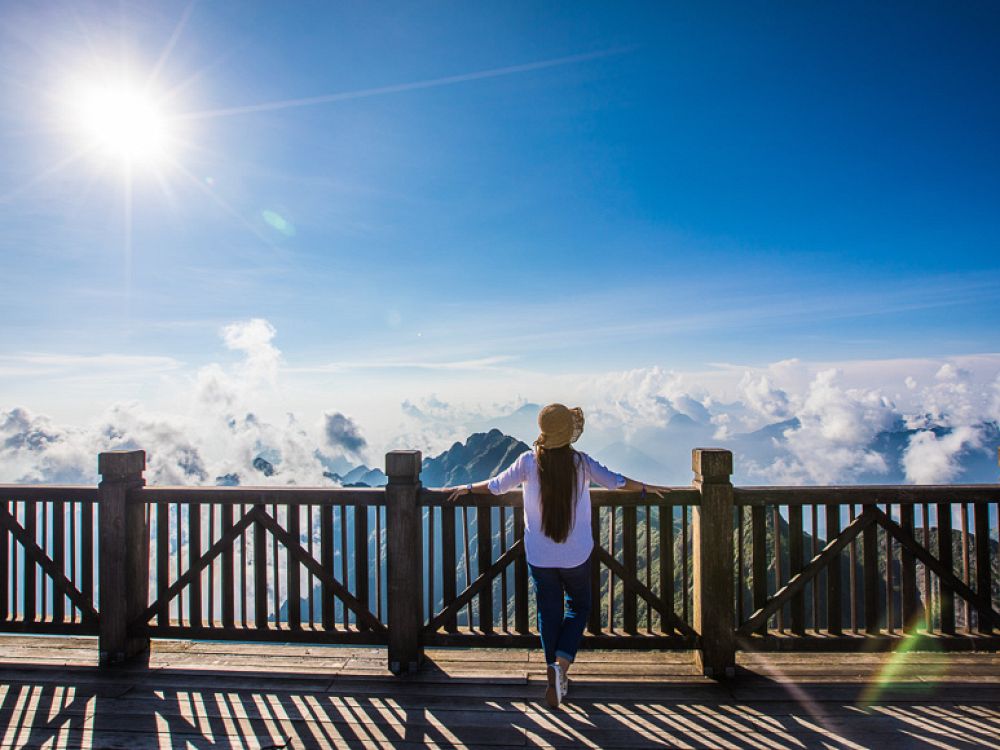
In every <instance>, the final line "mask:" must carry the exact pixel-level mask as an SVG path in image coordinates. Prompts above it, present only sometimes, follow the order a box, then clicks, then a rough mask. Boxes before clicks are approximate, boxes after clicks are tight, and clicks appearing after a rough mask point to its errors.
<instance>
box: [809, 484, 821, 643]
mask: <svg viewBox="0 0 1000 750" xmlns="http://www.w3.org/2000/svg"><path fill="white" fill-rule="evenodd" d="M810 507H811V508H812V513H811V515H812V524H811V526H810V530H811V531H812V557H816V555H818V554H819V506H818V505H816V504H815V503H813V505H811V506H810ZM810 559H811V558H810ZM820 575H823V573H822V572H821V573H820ZM809 588H810V590H811V591H812V627H813V632H815V633H818V632H819V589H820V576H816V577H815V578H813V579H812V581H810V583H809Z"/></svg>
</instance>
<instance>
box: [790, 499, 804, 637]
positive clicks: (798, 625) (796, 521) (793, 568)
mask: <svg viewBox="0 0 1000 750" xmlns="http://www.w3.org/2000/svg"><path fill="white" fill-rule="evenodd" d="M802 542H803V539H802V506H801V505H790V506H789V507H788V579H789V580H791V579H792V578H793V577H794V576H796V575H798V574H799V573H801V572H802V564H803V563H802ZM789 612H790V618H789V619H790V620H791V623H792V632H793V633H794V634H795V635H805V633H806V624H805V601H804V597H803V596H802V593H801V592H800V593H798V594H796V595H795V596H793V597H792V601H791V605H790V608H789Z"/></svg>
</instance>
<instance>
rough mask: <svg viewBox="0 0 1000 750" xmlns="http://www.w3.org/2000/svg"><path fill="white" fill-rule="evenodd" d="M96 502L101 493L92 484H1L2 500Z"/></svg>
mask: <svg viewBox="0 0 1000 750" xmlns="http://www.w3.org/2000/svg"><path fill="white" fill-rule="evenodd" d="M68 499H71V500H72V501H73V502H76V503H96V502H97V501H98V500H99V499H100V493H98V491H97V488H96V487H94V486H93V485H92V484H0V502H4V503H6V502H15V503H18V502H34V501H36V500H37V501H44V500H68Z"/></svg>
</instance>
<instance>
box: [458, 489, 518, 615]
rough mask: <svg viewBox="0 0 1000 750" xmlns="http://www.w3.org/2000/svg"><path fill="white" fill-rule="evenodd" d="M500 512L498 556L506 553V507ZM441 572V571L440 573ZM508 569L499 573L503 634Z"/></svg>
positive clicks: (500, 509)
mask: <svg viewBox="0 0 1000 750" xmlns="http://www.w3.org/2000/svg"><path fill="white" fill-rule="evenodd" d="M499 511H500V555H501V557H502V556H503V555H505V554H506V553H507V506H506V505H501V506H500V508H499ZM442 572H443V571H442ZM509 572H510V568H509V567H507V568H504V569H503V570H502V571H501V572H500V601H501V605H500V624H501V627H502V628H503V632H504V633H506V632H508V628H507V574H508V573H509Z"/></svg>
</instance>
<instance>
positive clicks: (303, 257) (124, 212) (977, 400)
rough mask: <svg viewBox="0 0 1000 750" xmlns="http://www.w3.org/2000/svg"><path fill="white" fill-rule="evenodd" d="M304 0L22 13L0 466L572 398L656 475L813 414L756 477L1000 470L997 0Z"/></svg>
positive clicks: (285, 465)
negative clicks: (951, 1) (893, 438)
mask: <svg viewBox="0 0 1000 750" xmlns="http://www.w3.org/2000/svg"><path fill="white" fill-rule="evenodd" d="M299 8H300V12H298V13H290V12H288V11H287V9H286V8H284V7H278V6H272V5H266V4H260V3H254V4H244V3H216V4H211V5H209V4H203V3H196V2H166V3H147V2H136V3H132V4H129V5H115V6H114V7H111V6H108V5H107V4H102V3H96V2H94V3H70V2H67V1H65V0H60V1H57V2H39V3H33V4H30V5H22V6H19V7H12V8H8V9H7V10H6V11H5V20H6V23H5V25H4V27H3V29H0V40H2V44H0V86H2V90H3V93H4V94H5V95H4V97H3V100H2V102H0V144H2V147H3V150H4V153H5V154H6V155H7V156H6V158H5V160H4V162H3V163H2V164H0V217H2V220H3V222H4V226H5V230H6V231H5V235H4V238H3V240H2V243H3V244H2V246H3V249H4V257H5V260H6V263H5V271H6V273H5V274H4V277H3V281H2V282H0V283H2V286H0V290H2V292H3V294H2V295H0V310H2V316H0V341H2V348H0V388H2V391H0V392H2V394H3V396H2V398H0V459H2V461H0V481H79V480H81V479H83V478H85V477H92V476H94V472H95V471H96V454H97V452H98V450H100V449H102V447H103V448H112V447H121V446H136V447H142V448H146V449H147V450H148V451H149V452H150V454H151V456H152V457H153V460H154V463H153V465H152V469H153V473H154V475H155V476H156V477H158V478H161V479H163V480H164V481H166V480H170V481H178V482H179V481H183V480H190V479H191V478H192V476H204V477H207V478H208V480H209V481H211V479H212V478H214V477H216V476H222V475H224V474H226V473H229V472H232V471H243V472H246V471H249V470H250V469H249V463H250V461H252V459H253V458H254V457H255V456H257V455H265V454H267V453H268V452H271V453H272V454H276V455H277V456H278V458H279V463H280V464H281V466H280V467H279V468H280V471H279V473H278V475H276V476H278V478H279V479H280V478H281V475H282V474H283V475H284V478H285V479H286V480H287V479H289V478H290V479H292V480H293V481H298V482H302V481H307V480H308V478H309V477H311V476H314V475H315V471H316V467H317V466H318V465H319V464H318V463H317V462H318V459H317V458H316V456H315V453H316V451H320V452H323V453H324V454H326V455H329V456H331V457H332V456H342V457H343V458H344V460H348V461H351V462H356V463H359V464H360V463H367V464H368V465H370V466H375V467H378V466H380V464H381V459H380V456H381V454H382V453H384V452H385V451H386V450H389V449H392V448H403V447H411V448H418V449H421V450H423V451H424V452H425V457H426V456H430V455H436V454H437V453H438V452H440V451H441V450H443V449H445V448H447V447H448V446H450V445H451V444H452V443H454V442H455V441H456V440H458V441H464V440H465V439H466V438H467V437H468V435H469V434H470V432H472V431H476V428H477V427H483V426H488V425H490V424H493V423H497V424H508V426H509V427H510V429H514V430H515V432H516V433H517V434H514V435H513V436H514V437H517V438H519V439H521V440H524V441H525V442H527V443H529V444H530V442H531V440H530V438H531V437H532V435H531V434H530V431H531V426H530V422H529V423H528V424H525V423H524V422H523V420H522V421H518V420H517V419H515V420H514V421H512V420H511V415H512V414H514V413H515V412H516V410H517V409H519V408H521V407H523V406H524V405H525V404H543V403H547V402H551V401H560V402H565V403H568V404H571V405H580V406H583V407H584V409H585V411H586V413H587V416H588V425H587V430H586V431H585V433H584V437H583V439H582V440H581V443H580V446H581V448H582V449H584V450H588V451H592V452H594V454H595V456H596V457H597V458H598V459H601V453H600V452H601V451H608V452H609V453H610V454H611V455H616V454H615V451H616V450H618V448H617V447H616V446H620V445H624V446H626V447H628V448H629V449H631V450H632V451H634V452H636V453H643V454H646V455H648V456H651V457H652V458H653V459H654V460H655V461H656V462H657V463H658V464H661V467H659V468H657V467H653V466H652V465H651V464H648V463H647V464H646V466H647V467H648V469H649V471H651V472H653V473H655V472H659V471H661V469H662V472H663V476H664V477H676V476H680V475H681V474H682V473H684V472H687V474H688V475H689V474H690V471H689V468H688V464H687V463H686V462H685V461H684V460H683V458H682V457H681V454H682V453H683V452H684V451H687V452H689V451H690V449H691V448H694V447H700V446H696V445H694V444H691V445H681V444H680V443H681V442H682V441H683V440H684V439H685V438H684V437H683V435H685V434H690V435H691V436H692V439H695V438H697V440H699V441H704V442H710V443H711V444H722V445H725V444H726V441H734V440H737V437H736V436H740V435H745V434H748V433H754V432H755V431H758V430H761V429H763V428H767V427H769V426H773V425H776V424H781V423H784V422H787V421H788V420H791V419H796V420H798V426H797V427H785V428H783V429H782V430H780V432H779V433H778V434H776V435H770V434H764V435H763V436H761V438H760V439H759V440H756V441H755V442H753V443H752V444H750V443H747V444H746V445H745V446H744V447H743V448H742V450H743V458H744V460H743V461H742V462H740V456H739V455H738V456H737V462H738V463H737V468H738V471H742V472H744V473H743V474H742V475H741V476H742V478H743V479H745V480H752V481H753V482H754V483H799V482H801V483H820V484H823V483H851V482H857V481H861V480H865V481H873V480H879V478H880V477H883V478H887V479H886V481H888V478H895V479H898V480H900V481H907V482H925V483H926V482H949V481H960V480H968V479H969V478H970V477H971V478H973V479H975V481H993V482H995V481H997V480H996V475H997V469H996V450H997V445H996V434H995V431H993V432H991V430H990V428H989V425H990V424H994V423H996V422H997V421H998V420H1000V341H998V338H997V334H996V331H997V330H998V324H1000V263H998V261H997V253H996V248H997V246H998V242H997V240H998V238H1000V214H998V213H997V212H996V209H995V207H996V206H997V205H1000V180H998V179H997V178H998V176H1000V163H998V159H1000V149H998V148H997V146H998V145H1000V144H998V139H1000V135H998V134H1000V97H998V95H997V92H996V87H995V86H994V85H992V84H993V81H992V77H993V76H992V71H994V70H996V69H998V68H1000V50H998V49H997V48H996V45H995V44H993V39H995V37H996V32H997V31H998V30H1000V9H998V8H997V7H996V6H994V5H992V4H985V3H984V4H974V3H970V4H967V5H963V6H962V7H961V8H957V9H956V8H954V7H948V6H946V5H944V4H939V5H933V4H932V5H929V6H926V7H922V8H919V9H915V8H913V7H910V6H907V5H903V4H889V5H886V6H880V7H878V8H871V7H867V6H864V5H861V4H858V5H851V6H838V7H837V8H815V7H809V8H805V7H797V6H791V5H777V4H774V5H769V6H766V7H764V8H757V9H750V8H747V7H746V6H743V5H741V4H737V3H708V4H699V5H697V6H693V7H688V6H679V7H668V6H663V5H661V4H654V3H627V4H625V5H619V6H616V7H615V8H608V7H602V6H600V5H581V6H574V7H573V8H567V7H565V6H560V5H558V4H550V3H540V4H533V5H530V6H524V7H509V6H508V5H507V4H502V3H484V4H479V5H475V6H469V5H465V4H460V3H444V4H441V3H399V4H396V3H388V4H384V5H380V6H379V7H378V9H375V8H373V7H368V6H349V5H339V4H337V5H334V4H329V5H328V4H316V5H303V6H299ZM123 82H125V83H123ZM94 92H97V93H96V94H95V93H94ZM248 415H252V418H250V419H248ZM681 417H683V418H687V419H690V420H692V422H694V423H695V424H696V425H697V429H695V430H693V431H691V432H690V433H683V431H680V433H679V429H680V428H679V427H678V424H679V422H677V420H680V419H681ZM672 421H673V425H672ZM900 425H903V427H904V428H906V429H907V430H910V431H911V432H910V433H908V434H907V435H906V437H905V441H904V442H901V443H900V444H899V445H895V444H893V447H892V448H891V450H889V449H887V448H885V447H884V446H880V444H878V442H877V441H878V440H879V439H880V436H882V435H885V434H887V433H890V432H892V431H894V430H896V431H898V430H899V428H900ZM504 431H505V432H506V430H504ZM508 434H510V433H508ZM772 438H774V440H772ZM143 443H145V444H143ZM894 451H895V452H894ZM897 453H898V455H897ZM621 456H622V458H621V460H622V461H624V462H626V464H627V463H628V462H629V461H632V460H633V459H631V458H629V457H628V455H626V453H621ZM192 457H195V458H196V460H195V458H192ZM643 460H644V459H643ZM192 461H194V462H195V463H196V464H197V465H200V466H202V467H203V468H202V474H201V475H197V473H196V474H194V475H191V474H187V475H186V474H185V471H184V466H185V465H191V462H192ZM185 462H187V464H185ZM990 467H992V468H990ZM612 468H620V469H621V470H625V469H626V468H628V469H629V470H639V469H641V468H642V463H641V462H640V461H639V459H638V458H636V459H635V463H634V464H632V465H631V466H628V467H626V466H620V467H612ZM990 471H992V474H990V473H989V472H990ZM638 478H640V479H643V478H646V477H643V476H640V477H638ZM649 479H650V480H651V481H658V477H656V476H653V477H649ZM276 481H277V480H276Z"/></svg>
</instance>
